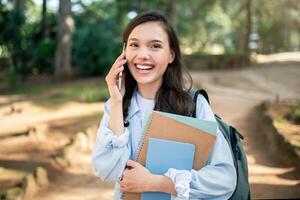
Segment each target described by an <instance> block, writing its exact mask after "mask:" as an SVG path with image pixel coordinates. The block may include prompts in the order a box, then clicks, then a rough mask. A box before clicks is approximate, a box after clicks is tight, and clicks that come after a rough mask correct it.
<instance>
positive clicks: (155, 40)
mask: <svg viewBox="0 0 300 200" xmlns="http://www.w3.org/2000/svg"><path fill="white" fill-rule="evenodd" d="M131 40H133V41H139V39H137V38H130V39H129V40H128V42H129V41H131ZM150 42H158V43H163V41H161V40H158V39H154V40H151V41H150Z"/></svg>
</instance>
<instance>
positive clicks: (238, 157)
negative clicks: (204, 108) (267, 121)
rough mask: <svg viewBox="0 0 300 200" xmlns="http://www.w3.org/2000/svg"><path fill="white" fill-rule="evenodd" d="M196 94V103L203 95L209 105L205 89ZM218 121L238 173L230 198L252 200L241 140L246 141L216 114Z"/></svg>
mask: <svg viewBox="0 0 300 200" xmlns="http://www.w3.org/2000/svg"><path fill="white" fill-rule="evenodd" d="M193 94H194V102H195V103H196V102H197V98H198V95H199V94H201V95H202V96H204V97H205V99H206V100H207V102H208V103H209V98H208V95H207V92H206V91H205V90H203V89H199V90H197V91H196V92H195V93H193ZM193 117H196V109H195V110H194V113H193ZM215 118H216V121H217V123H218V127H219V129H220V131H221V132H222V133H223V135H224V137H225V139H226V140H227V142H228V144H229V147H230V149H231V153H232V157H233V162H234V166H235V169H236V173H237V184H236V187H235V190H234V192H233V194H232V196H231V197H230V198H229V199H231V200H244V199H247V200H248V199H251V195H250V186H249V181H248V163H247V157H246V153H245V151H244V148H243V145H242V143H241V140H243V139H244V137H243V136H242V134H240V133H239V132H238V131H237V130H236V129H235V128H234V127H232V126H230V125H228V124H226V123H225V122H223V121H222V119H221V118H220V117H219V116H218V115H216V114H215Z"/></svg>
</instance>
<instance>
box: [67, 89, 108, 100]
mask: <svg viewBox="0 0 300 200" xmlns="http://www.w3.org/2000/svg"><path fill="white" fill-rule="evenodd" d="M64 95H65V96H66V97H68V98H70V99H77V100H79V101H83V102H98V101H106V100H107V99H108V98H109V92H108V89H107V87H106V86H103V85H102V86H99V85H89V86H76V87H75V86H74V87H68V88H66V89H65V90H64Z"/></svg>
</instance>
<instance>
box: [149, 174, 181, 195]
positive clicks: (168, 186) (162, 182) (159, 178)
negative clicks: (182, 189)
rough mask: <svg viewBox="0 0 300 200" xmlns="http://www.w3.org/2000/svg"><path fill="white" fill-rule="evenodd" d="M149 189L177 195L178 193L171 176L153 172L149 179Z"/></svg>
mask: <svg viewBox="0 0 300 200" xmlns="http://www.w3.org/2000/svg"><path fill="white" fill-rule="evenodd" d="M147 190H148V191H149V192H165V193H169V194H172V195H175V196H176V194H177V192H176V190H175V186H174V184H173V182H172V180H171V179H170V178H169V177H167V176H163V175H156V174H153V175H152V178H151V179H150V180H149V182H148V189H147Z"/></svg>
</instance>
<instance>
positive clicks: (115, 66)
mask: <svg viewBox="0 0 300 200" xmlns="http://www.w3.org/2000/svg"><path fill="white" fill-rule="evenodd" d="M126 62H127V60H126V59H121V60H118V61H116V62H115V63H114V64H113V65H112V67H111V69H115V68H118V67H120V66H122V65H124V64H125V63H126Z"/></svg>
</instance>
